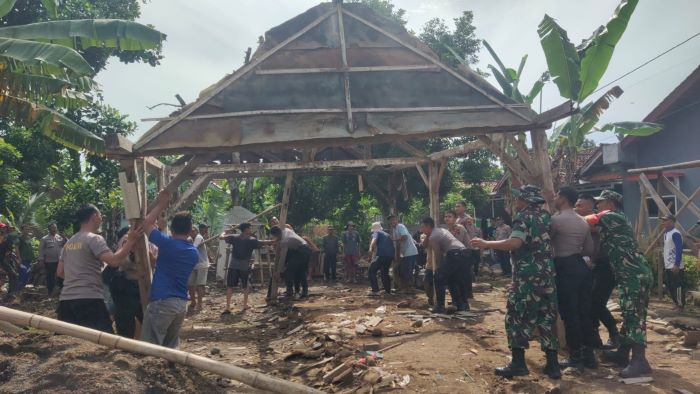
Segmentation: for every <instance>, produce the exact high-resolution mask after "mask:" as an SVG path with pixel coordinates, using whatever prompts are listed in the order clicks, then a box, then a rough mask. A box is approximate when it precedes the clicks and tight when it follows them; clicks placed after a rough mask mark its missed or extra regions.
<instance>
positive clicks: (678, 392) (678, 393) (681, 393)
mask: <svg viewBox="0 0 700 394" xmlns="http://www.w3.org/2000/svg"><path fill="white" fill-rule="evenodd" d="M672 392H673V394H693V393H692V392H690V391H688V390H686V389H677V388H675V387H674V388H673V390H672Z"/></svg>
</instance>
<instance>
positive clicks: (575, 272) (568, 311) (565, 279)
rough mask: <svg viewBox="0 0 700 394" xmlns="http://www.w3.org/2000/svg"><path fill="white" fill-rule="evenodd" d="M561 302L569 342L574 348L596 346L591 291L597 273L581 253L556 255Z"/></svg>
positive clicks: (560, 306)
mask: <svg viewBox="0 0 700 394" xmlns="http://www.w3.org/2000/svg"><path fill="white" fill-rule="evenodd" d="M554 264H555V267H556V271H557V301H558V303H559V314H560V315H561V318H562V320H563V321H564V329H565V334H566V343H567V344H568V346H569V349H570V350H572V351H575V350H579V349H581V348H582V346H584V345H585V346H589V347H593V345H594V343H593V324H592V323H591V291H592V288H593V273H592V272H591V270H590V269H589V268H588V266H587V265H586V262H585V261H584V260H583V257H581V255H573V256H567V257H561V258H555V259H554Z"/></svg>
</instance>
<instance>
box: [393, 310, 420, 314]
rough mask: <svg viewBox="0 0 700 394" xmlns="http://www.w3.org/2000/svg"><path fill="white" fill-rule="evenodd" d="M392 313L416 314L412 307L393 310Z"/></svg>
mask: <svg viewBox="0 0 700 394" xmlns="http://www.w3.org/2000/svg"><path fill="white" fill-rule="evenodd" d="M394 314H395V315H414V314H416V311H414V310H413V309H406V310H403V311H394Z"/></svg>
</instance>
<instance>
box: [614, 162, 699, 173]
mask: <svg viewBox="0 0 700 394" xmlns="http://www.w3.org/2000/svg"><path fill="white" fill-rule="evenodd" d="M698 167H700V160H692V161H685V162H682V163H675V164H668V165H664V166H656V167H646V168H633V169H631V170H627V172H628V173H629V174H638V173H642V172H659V171H668V170H682V169H687V168H698Z"/></svg>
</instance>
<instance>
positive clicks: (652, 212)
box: [647, 195, 676, 219]
mask: <svg viewBox="0 0 700 394" xmlns="http://www.w3.org/2000/svg"><path fill="white" fill-rule="evenodd" d="M661 199H662V200H663V201H664V205H666V206H667V207H668V209H669V211H671V213H672V214H674V215H675V214H676V196H674V195H670V196H661ZM647 209H648V211H649V218H650V219H658V217H659V207H658V206H656V203H655V202H654V200H653V199H652V198H651V197H647Z"/></svg>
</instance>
